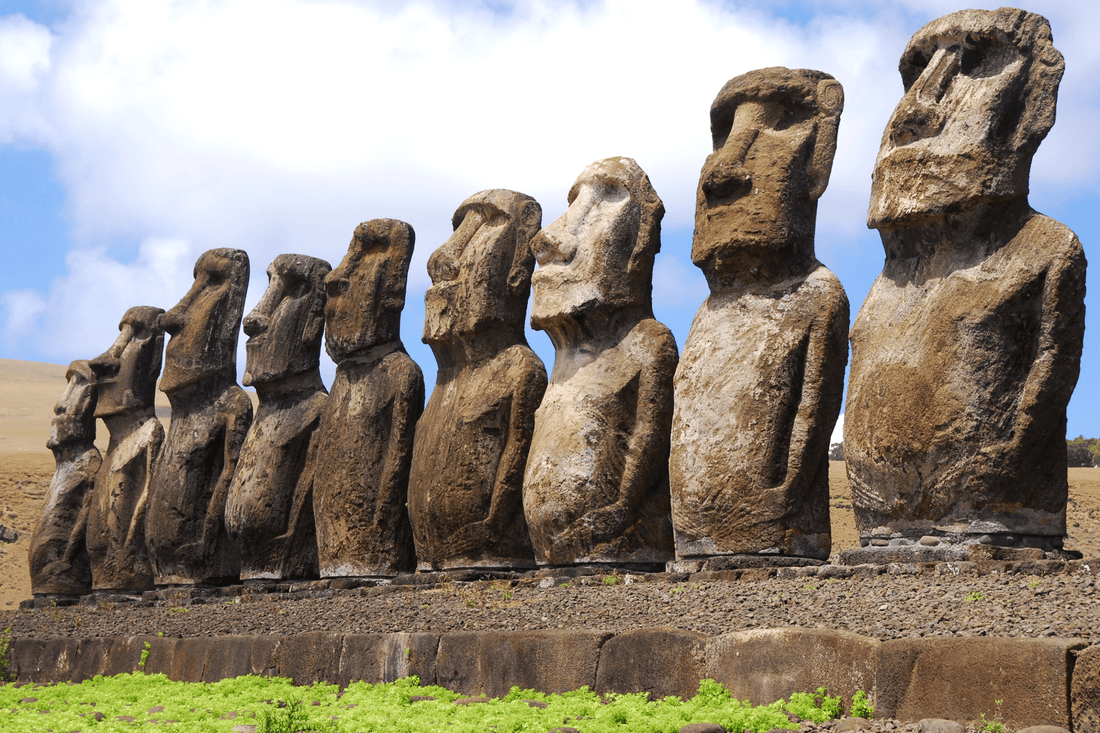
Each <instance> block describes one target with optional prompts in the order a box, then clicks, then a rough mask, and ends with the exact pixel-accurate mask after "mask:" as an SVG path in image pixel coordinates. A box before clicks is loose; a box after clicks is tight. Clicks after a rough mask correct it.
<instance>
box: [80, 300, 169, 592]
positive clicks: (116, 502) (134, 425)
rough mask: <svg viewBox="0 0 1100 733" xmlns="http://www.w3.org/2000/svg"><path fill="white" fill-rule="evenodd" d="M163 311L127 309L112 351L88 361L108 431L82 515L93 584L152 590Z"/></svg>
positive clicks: (98, 587)
mask: <svg viewBox="0 0 1100 733" xmlns="http://www.w3.org/2000/svg"><path fill="white" fill-rule="evenodd" d="M162 313H164V310H163V309H161V308H154V307H152V306H137V307H134V308H130V309H129V310H128V311H126V313H125V315H123V317H122V322H121V323H119V327H118V330H119V334H118V338H117V339H116V340H115V342H114V344H112V345H111V348H109V349H107V351H106V352H104V353H103V354H100V355H99V356H97V357H96V358H95V359H93V360H92V362H91V365H92V369H93V370H95V373H96V378H97V383H98V385H99V403H98V405H97V407H96V416H97V417H99V418H101V419H102V420H103V422H104V424H105V425H106V426H107V430H108V431H110V434H111V442H110V444H109V445H108V447H107V456H106V458H105V459H104V461H103V467H102V468H100V470H99V475H98V476H97V477H96V483H95V491H94V493H93V494H92V497H91V502H90V505H89V512H88V552H89V553H90V555H91V558H92V580H93V588H94V589H95V590H97V591H99V590H118V591H130V592H136V591H143V590H149V589H151V588H152V587H153V567H152V564H151V561H150V559H149V552H148V549H147V547H146V538H145V524H146V516H147V510H148V507H149V488H150V482H151V481H152V477H153V467H154V465H155V463H156V461H157V458H158V457H159V456H160V451H161V448H162V447H163V445H164V427H163V426H162V425H161V424H160V420H158V419H157V417H156V414H155V407H154V397H155V394H156V387H157V377H158V376H160V368H161V363H162V361H163V354H164V329H163V328H161V327H160V326H159V325H158V323H157V320H158V318H159V317H160V315H161V314H162Z"/></svg>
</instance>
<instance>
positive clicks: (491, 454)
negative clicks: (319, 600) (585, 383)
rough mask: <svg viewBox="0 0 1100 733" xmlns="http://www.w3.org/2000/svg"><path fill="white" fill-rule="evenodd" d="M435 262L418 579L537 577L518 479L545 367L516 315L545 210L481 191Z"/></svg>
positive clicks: (418, 486) (417, 476)
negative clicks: (428, 575) (422, 574)
mask: <svg viewBox="0 0 1100 733" xmlns="http://www.w3.org/2000/svg"><path fill="white" fill-rule="evenodd" d="M453 223H454V230H455V231H454V235H453V236H452V237H451V238H450V239H449V240H447V242H446V243H445V244H444V245H443V246H442V247H440V248H439V249H437V250H436V251H435V252H434V253H432V256H431V258H430V259H429V260H428V274H429V275H431V278H432V286H431V287H430V288H428V292H427V294H426V295H425V296H424V302H425V318H424V342H425V343H426V344H428V345H429V346H431V347H432V351H433V352H434V353H435V357H436V360H437V361H438V363H439V371H438V372H437V373H436V385H435V389H434V390H433V391H432V396H431V399H430V400H429V401H428V406H427V408H426V409H425V410H424V414H423V416H422V417H421V418H420V421H419V422H418V423H417V426H416V440H415V443H414V448H413V462H412V473H411V475H410V478H409V518H410V520H411V521H412V528H413V539H414V540H415V543H416V556H417V559H418V561H419V562H418V567H419V569H420V570H449V569H455V568H497V569H513V570H515V569H523V568H534V567H535V557H534V554H533V552H532V550H531V540H530V538H529V537H528V536H527V522H526V521H525V520H524V517H523V470H524V466H525V465H526V463H527V452H528V450H529V449H530V447H531V435H532V433H533V432H534V428H535V410H536V408H538V406H539V401H540V400H541V399H542V395H543V392H545V391H546V369H545V368H544V367H543V365H542V362H541V361H539V358H538V357H537V356H535V352H533V351H532V350H531V349H530V347H528V345H527V339H526V338H525V336H524V334H523V318H524V316H525V315H526V312H527V298H528V296H529V295H530V292H531V271H532V270H533V269H534V267H535V258H534V255H532V254H531V248H530V244H529V243H530V239H531V237H533V236H534V235H535V234H536V233H537V232H538V230H539V227H540V226H541V224H542V208H541V207H540V206H539V205H538V203H537V202H536V201H535V200H534V199H533V198H531V197H530V196H525V195H523V194H521V193H516V192H515V191H503V190H494V191H482V192H481V193H478V194H474V195H473V196H471V197H470V198H468V199H466V201H464V202H463V203H462V205H461V206H459V207H458V211H456V212H455V215H454V220H453Z"/></svg>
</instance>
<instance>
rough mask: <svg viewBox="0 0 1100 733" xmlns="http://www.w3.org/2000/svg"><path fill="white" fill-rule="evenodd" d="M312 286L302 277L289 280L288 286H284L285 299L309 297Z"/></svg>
mask: <svg viewBox="0 0 1100 733" xmlns="http://www.w3.org/2000/svg"><path fill="white" fill-rule="evenodd" d="M309 291H310V285H309V283H308V282H307V281H306V280H304V279H303V278H300V277H294V278H288V279H287V282H286V284H285V285H284V286H283V297H284V298H294V299H295V300H297V299H298V298H304V297H306V296H308V295H309Z"/></svg>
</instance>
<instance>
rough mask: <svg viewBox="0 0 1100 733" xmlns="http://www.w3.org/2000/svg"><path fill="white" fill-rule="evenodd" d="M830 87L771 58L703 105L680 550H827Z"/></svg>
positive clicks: (843, 326)
mask: <svg viewBox="0 0 1100 733" xmlns="http://www.w3.org/2000/svg"><path fill="white" fill-rule="evenodd" d="M843 100H844V93H843V90H842V89H841V87H840V84H839V83H838V82H837V81H836V80H835V79H833V78H832V77H831V76H829V75H828V74H825V73H822V72H820V71H808V70H805V69H798V70H791V69H784V68H771V69H761V70H759V71H753V72H750V73H748V74H745V75H743V76H739V77H736V78H734V79H732V80H730V81H729V82H728V83H727V84H726V85H725V87H723V88H722V90H721V91H720V92H719V93H718V96H717V98H716V99H715V100H714V104H713V105H712V107H711V134H712V138H713V142H714V152H713V153H712V154H711V155H710V156H708V157H707V160H706V163H704V165H703V170H702V173H701V174H700V177H699V189H698V194H697V197H696V209H695V237H694V240H693V242H692V254H691V258H692V261H693V262H694V263H695V264H696V265H697V266H698V267H700V268H701V269H702V270H703V272H704V273H705V275H706V277H707V284H708V285H709V286H710V295H709V296H708V297H707V299H706V300H705V301H704V302H703V305H702V306H701V307H700V308H699V311H698V313H697V314H696V316H695V320H694V322H693V323H692V326H691V331H690V333H689V334H688V338H687V343H686V344H685V345H684V353H683V355H682V356H681V358H680V364H679V366H678V367H677V370H676V411H675V416H674V418H673V425H672V446H673V447H672V455H671V460H670V474H671V492H672V515H673V524H674V527H675V533H676V554H677V557H678V558H679V559H681V560H684V559H689V558H700V557H710V556H719V555H758V554H762V553H763V554H768V555H775V556H778V557H790V558H792V559H793V558H814V559H825V558H828V556H829V550H830V547H831V532H830V528H829V503H828V500H829V461H828V449H829V436H830V434H831V432H832V429H833V426H834V424H835V423H836V419H837V415H838V414H839V412H840V404H841V395H842V393H843V388H844V367H845V365H846V363H847V356H848V351H847V344H846V343H845V337H846V335H847V330H848V299H847V296H846V295H845V294H844V289H843V288H842V287H841V285H840V282H839V281H838V280H837V279H836V276H834V275H833V274H832V273H831V272H830V271H829V270H828V269H827V268H825V266H824V265H822V264H821V263H820V262H818V261H817V259H816V258H815V256H814V229H815V223H816V217H817V200H818V198H819V197H820V196H821V194H822V193H823V192H824V191H825V187H826V185H827V184H828V182H829V173H830V171H831V169H832V160H833V153H834V151H835V149H836V135H837V128H838V126H839V123H840V112H841V109H842V107H843ZM746 562H748V558H746Z"/></svg>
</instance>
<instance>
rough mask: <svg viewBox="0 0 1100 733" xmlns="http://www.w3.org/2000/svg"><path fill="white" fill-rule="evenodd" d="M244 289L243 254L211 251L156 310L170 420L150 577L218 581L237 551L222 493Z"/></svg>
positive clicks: (229, 460)
mask: <svg viewBox="0 0 1100 733" xmlns="http://www.w3.org/2000/svg"><path fill="white" fill-rule="evenodd" d="M247 289H248V255H247V254H246V253H245V252H244V251H243V250H239V249H212V250H209V251H207V252H205V253H203V254H202V256H201V257H199V260H198V262H197V263H195V283H194V285H193V286H192V287H191V290H189V291H188V293H187V294H186V295H184V296H183V299H182V300H180V302H179V303H178V304H177V305H176V306H175V307H174V308H172V310H170V311H168V312H167V313H165V314H164V315H162V316H161V317H160V321H159V322H160V325H161V326H163V327H164V330H165V331H167V332H168V333H169V334H171V338H170V339H169V341H168V345H167V347H166V348H165V359H164V374H163V376H162V377H161V382H160V389H161V390H162V391H163V392H164V393H165V394H167V395H168V401H169V402H171V403H172V424H171V426H170V427H169V429H168V437H167V439H166V440H165V443H164V448H163V450H162V451H161V456H160V458H159V460H158V461H157V464H156V469H155V470H154V472H153V481H152V485H151V487H150V500H149V516H148V520H147V522H146V536H147V538H148V543H149V553H150V555H151V559H152V562H153V573H154V576H155V580H156V584H157V585H191V584H196V583H225V582H230V581H233V580H236V579H237V578H238V577H239V576H240V567H241V566H240V556H239V554H238V552H237V548H236V543H234V542H233V541H232V539H231V538H230V537H229V534H228V532H227V530H226V527H225V501H226V497H227V496H228V495H229V485H230V482H231V481H232V479H233V471H234V469H235V468H236V466H237V458H238V457H239V456H240V452H241V445H242V444H243V443H244V439H245V435H247V434H248V428H249V426H250V425H251V424H252V402H251V401H250V400H249V399H248V395H247V394H245V391H244V390H243V389H241V388H240V386H238V385H237V367H236V361H237V360H236V354H237V334H238V332H239V330H240V326H241V317H242V315H243V314H244V297H245V292H246V291H247Z"/></svg>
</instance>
